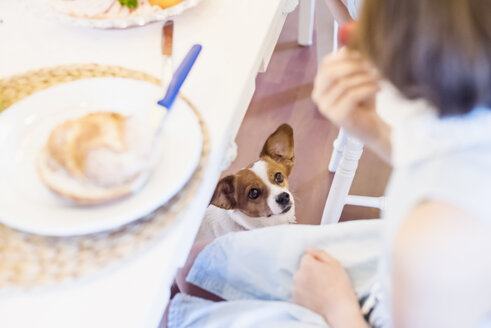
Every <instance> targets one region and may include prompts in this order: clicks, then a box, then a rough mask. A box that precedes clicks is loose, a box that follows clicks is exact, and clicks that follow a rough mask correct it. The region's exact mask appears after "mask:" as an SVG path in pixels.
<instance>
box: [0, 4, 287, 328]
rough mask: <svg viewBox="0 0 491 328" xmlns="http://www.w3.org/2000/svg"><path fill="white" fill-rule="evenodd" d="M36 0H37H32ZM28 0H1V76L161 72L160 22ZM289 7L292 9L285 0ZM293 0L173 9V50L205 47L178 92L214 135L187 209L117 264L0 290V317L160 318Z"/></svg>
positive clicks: (109, 322)
mask: <svg viewBox="0 0 491 328" xmlns="http://www.w3.org/2000/svg"><path fill="white" fill-rule="evenodd" d="M31 1H33V2H36V0H31ZM26 7H32V4H30V2H29V1H28V0H15V1H8V0H2V1H0V19H1V20H3V23H1V24H0V40H1V46H0V47H1V50H0V78H3V77H7V76H10V75H12V74H16V73H23V72H25V71H27V70H30V69H38V68H41V67H47V66H56V65H62V64H72V63H91V62H94V63H100V64H108V65H121V66H124V67H127V68H131V69H136V70H141V71H144V72H147V73H151V74H154V75H157V76H158V74H159V72H160V53H159V45H160V37H161V36H160V31H161V24H160V23H157V24H151V25H148V26H144V27H140V28H133V29H128V30H108V31H101V30H91V29H87V28H81V27H74V26H69V25H62V24H60V23H58V22H54V21H50V20H47V19H46V18H43V17H39V16H38V15H36V13H37V11H36V10H33V9H26ZM288 7H290V8H288ZM291 7H292V3H291V1H288V0H267V1H266V0H235V1H232V0H203V1H202V3H201V4H200V5H199V6H198V7H196V8H193V9H191V10H189V11H188V12H186V13H185V14H184V15H182V16H180V17H176V18H175V34H174V40H175V50H174V54H175V56H176V58H177V59H180V58H182V57H183V56H184V54H185V53H186V51H187V50H188V49H189V47H190V46H191V45H192V44H194V43H201V44H202V45H203V51H202V54H201V55H200V58H199V59H198V61H197V63H196V65H195V67H194V68H193V71H192V72H191V74H190V76H189V78H188V80H187V82H186V84H185V85H184V88H183V90H182V92H183V93H184V94H185V95H187V96H188V97H189V98H190V99H191V101H192V102H193V103H195V104H196V105H197V107H198V108H199V110H200V111H201V113H202V115H203V116H204V119H205V121H206V123H207V124H208V128H209V131H210V134H211V145H212V150H211V155H210V161H209V164H208V166H207V168H206V171H205V175H204V178H203V181H202V183H201V186H200V188H199V190H198V191H197V193H196V196H195V200H194V202H193V204H192V206H191V207H190V208H188V209H187V211H186V212H185V213H182V216H181V217H180V218H179V220H177V222H178V223H176V224H175V225H174V226H172V227H171V228H170V231H169V233H168V234H167V238H165V239H164V240H162V241H161V242H159V243H158V245H155V246H154V247H152V248H151V249H150V250H148V251H146V252H144V253H143V254H141V255H140V256H138V257H137V258H135V259H131V260H128V261H127V262H126V263H124V265H123V266H122V267H120V268H118V269H113V270H112V271H111V272H108V271H107V270H106V271H103V272H102V273H100V274H99V275H98V276H96V277H92V278H90V279H84V280H80V281H77V282H75V283H70V284H68V285H62V286H59V287H58V288H55V289H49V290H39V291H35V292H30V293H17V294H15V295H3V294H2V295H0V326H1V327H3V328H8V327H16V328H18V327H50V328H55V327H72V328H74V327H84V328H85V327H119V328H123V327H156V326H157V325H158V323H159V321H160V319H161V316H162V313H163V310H164V308H165V305H166V303H167V299H168V296H169V295H168V290H169V286H170V284H171V282H172V279H173V276H174V274H175V271H176V269H177V267H178V266H179V265H181V264H182V263H183V261H184V260H185V258H186V256H187V253H188V251H189V249H190V247H191V244H192V241H193V239H194V235H195V233H196V232H197V229H198V227H199V224H200V221H201V218H202V216H203V213H204V211H205V209H206V207H207V205H208V202H209V200H210V198H211V195H212V192H213V189H214V186H215V184H216V182H217V180H218V178H219V174H220V170H221V165H222V162H223V160H224V156H225V154H226V151H227V148H228V146H229V144H230V142H231V140H232V139H233V138H234V136H235V134H236V133H237V130H238V127H239V125H240V122H241V121H242V118H243V116H244V115H245V111H246V109H247V106H248V104H249V102H250V99H251V97H252V94H253V92H254V88H255V77H256V75H257V73H258V71H261V70H264V69H265V67H266V66H267V63H268V60H269V57H270V56H271V53H272V51H273V49H274V46H275V44H276V40H277V37H278V35H279V33H280V31H281V28H282V26H283V23H284V20H285V18H286V11H288V9H291Z"/></svg>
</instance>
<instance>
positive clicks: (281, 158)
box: [196, 124, 296, 241]
mask: <svg viewBox="0 0 491 328" xmlns="http://www.w3.org/2000/svg"><path fill="white" fill-rule="evenodd" d="M259 158H260V159H259V161H257V162H254V163H252V164H251V165H249V166H248V167H247V168H245V169H242V170H240V171H238V172H237V173H235V174H233V175H228V176H226V177H224V178H222V179H221V180H220V181H219V182H218V185H217V187H216V189H215V192H214V194H213V197H212V199H211V202H210V206H209V207H208V209H207V210H206V213H205V217H204V219H203V222H202V224H201V227H200V230H199V232H198V235H197V237H196V241H204V240H212V239H214V238H216V237H219V236H221V235H224V234H226V233H229V232H232V231H241V230H250V229H255V228H261V227H267V226H273V225H278V224H288V223H295V222H296V221H295V203H294V200H293V196H292V194H291V193H290V191H289V190H288V181H287V178H288V176H289V175H290V172H291V170H292V167H293V162H294V160H295V154H294V145H293V129H292V128H291V126H289V125H288V124H283V125H281V126H280V127H278V129H277V130H276V131H275V132H274V133H273V134H271V135H270V136H269V138H268V139H267V140H266V143H265V144H264V146H263V149H262V151H261V153H260V155H259Z"/></svg>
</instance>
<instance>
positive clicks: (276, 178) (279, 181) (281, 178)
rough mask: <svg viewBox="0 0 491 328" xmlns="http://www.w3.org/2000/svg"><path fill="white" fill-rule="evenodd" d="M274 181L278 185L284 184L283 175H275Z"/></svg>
mask: <svg viewBox="0 0 491 328" xmlns="http://www.w3.org/2000/svg"><path fill="white" fill-rule="evenodd" d="M274 181H275V182H276V183H282V182H283V175H282V174H281V173H280V172H278V173H276V174H275V175H274Z"/></svg>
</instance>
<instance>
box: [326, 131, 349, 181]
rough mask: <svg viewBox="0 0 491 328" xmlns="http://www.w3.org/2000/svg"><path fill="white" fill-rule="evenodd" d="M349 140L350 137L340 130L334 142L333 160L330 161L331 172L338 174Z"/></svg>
mask: <svg viewBox="0 0 491 328" xmlns="http://www.w3.org/2000/svg"><path fill="white" fill-rule="evenodd" d="M347 140H348V136H347V134H346V132H344V130H343V129H340V130H339V134H338V137H337V138H336V140H334V142H333V147H334V150H333V151H332V155H331V160H330V161H329V172H332V173H334V172H336V170H337V168H338V166H339V161H341V157H343V149H344V146H345V145H346V141H347Z"/></svg>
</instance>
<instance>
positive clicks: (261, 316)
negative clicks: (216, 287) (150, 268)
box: [168, 294, 329, 328]
mask: <svg viewBox="0 0 491 328" xmlns="http://www.w3.org/2000/svg"><path fill="white" fill-rule="evenodd" d="M168 326H169V327H181V328H191V327H200V328H206V327H213V328H220V327H223V328H246V327H254V328H290V327H291V328H319V327H323V328H329V326H328V325H327V324H326V323H325V321H324V319H322V317H321V316H319V315H317V314H316V313H314V312H312V311H309V310H307V309H305V308H303V307H301V306H298V305H295V304H292V303H286V302H277V301H276V302H274V301H253V300H247V301H230V302H218V303H217V302H212V301H207V300H203V299H201V298H197V297H192V296H189V295H185V294H178V295H176V296H175V297H174V299H173V300H172V306H171V308H170V310H169V319H168Z"/></svg>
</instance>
